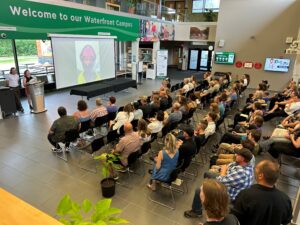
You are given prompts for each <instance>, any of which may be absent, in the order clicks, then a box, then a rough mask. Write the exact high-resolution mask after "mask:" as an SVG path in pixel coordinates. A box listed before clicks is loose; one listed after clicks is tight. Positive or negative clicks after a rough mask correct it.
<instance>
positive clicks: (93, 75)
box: [77, 44, 100, 84]
mask: <svg viewBox="0 0 300 225" xmlns="http://www.w3.org/2000/svg"><path fill="white" fill-rule="evenodd" d="M96 59H97V56H96V53H95V50H94V48H93V47H92V46H91V45H89V44H87V45H85V46H84V47H83V48H82V50H81V53H80V62H81V65H82V69H83V71H81V72H80V74H79V75H78V77H77V83H78V84H83V83H86V82H91V81H96V80H99V79H100V77H99V73H97V71H96V65H95V64H96V62H97V60H96Z"/></svg>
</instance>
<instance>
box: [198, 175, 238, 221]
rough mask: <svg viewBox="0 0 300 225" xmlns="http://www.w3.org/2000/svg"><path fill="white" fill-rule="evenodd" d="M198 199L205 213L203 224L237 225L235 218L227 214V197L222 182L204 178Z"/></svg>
mask: <svg viewBox="0 0 300 225" xmlns="http://www.w3.org/2000/svg"><path fill="white" fill-rule="evenodd" d="M200 199H201V202H202V204H203V207H204V210H205V214H206V222H205V223H204V225H239V222H238V220H237V218H236V217H235V216H234V215H232V214H228V211H229V209H228V208H229V207H228V205H229V197H228V193H227V188H226V187H225V185H224V184H222V183H220V182H219V181H217V180H214V179H205V180H204V182H203V184H202V187H201V192H200Z"/></svg>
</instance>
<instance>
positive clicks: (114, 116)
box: [107, 112, 117, 121]
mask: <svg viewBox="0 0 300 225" xmlns="http://www.w3.org/2000/svg"><path fill="white" fill-rule="evenodd" d="M107 116H108V121H111V120H114V119H115V118H116V116H117V113H116V112H110V113H108V115H107Z"/></svg>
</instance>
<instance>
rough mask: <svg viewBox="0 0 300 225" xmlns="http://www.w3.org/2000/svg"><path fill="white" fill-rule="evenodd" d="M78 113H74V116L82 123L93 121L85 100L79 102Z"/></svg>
mask: <svg viewBox="0 0 300 225" xmlns="http://www.w3.org/2000/svg"><path fill="white" fill-rule="evenodd" d="M77 109H78V111H77V112H74V114H73V116H74V117H75V118H76V119H77V120H79V122H80V123H82V122H86V121H89V120H91V114H90V112H89V110H88V106H87V104H86V102H85V101H84V100H79V101H78V103H77Z"/></svg>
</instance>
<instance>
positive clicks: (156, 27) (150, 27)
mask: <svg viewBox="0 0 300 225" xmlns="http://www.w3.org/2000/svg"><path fill="white" fill-rule="evenodd" d="M174 36H175V27H174V24H172V23H164V22H158V21H152V20H141V21H140V37H141V41H148V42H155V41H159V40H163V41H173V40H174Z"/></svg>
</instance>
